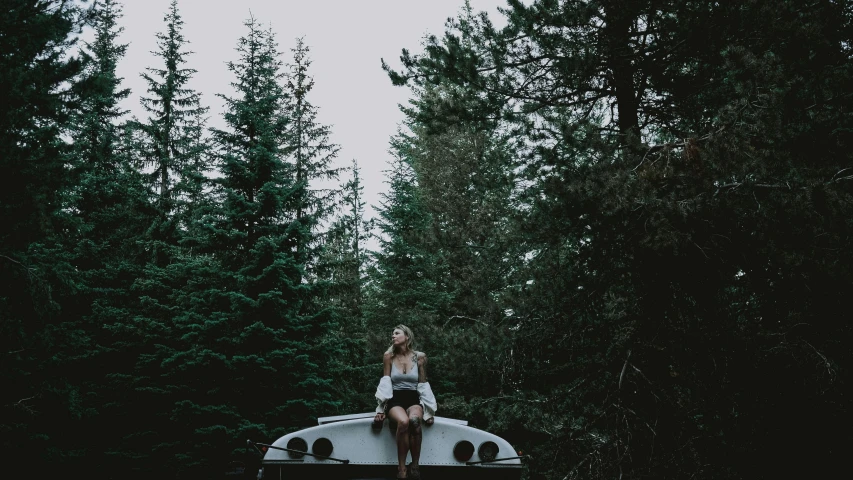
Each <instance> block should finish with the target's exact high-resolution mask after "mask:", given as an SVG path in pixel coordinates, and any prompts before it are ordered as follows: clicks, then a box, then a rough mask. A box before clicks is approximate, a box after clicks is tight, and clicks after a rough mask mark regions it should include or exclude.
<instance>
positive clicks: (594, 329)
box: [391, 0, 853, 478]
mask: <svg viewBox="0 0 853 480" xmlns="http://www.w3.org/2000/svg"><path fill="white" fill-rule="evenodd" d="M509 5H510V7H509V8H508V9H507V12H506V15H507V19H508V26H507V27H506V28H504V29H502V30H497V29H495V28H493V27H492V26H491V24H490V22H489V21H488V19H487V18H486V17H483V16H481V17H475V16H472V15H470V13H469V14H466V15H463V16H462V17H461V18H460V19H459V20H456V21H454V22H452V23H451V24H450V25H449V29H448V33H447V35H446V36H445V37H444V38H443V39H441V40H439V39H437V38H433V39H431V40H430V41H429V43H428V44H427V49H426V53H425V54H424V55H423V56H421V57H412V56H410V55H408V54H404V57H403V63H404V67H405V71H404V73H395V72H391V77H392V80H394V81H395V82H397V83H402V82H405V81H413V82H415V84H416V85H418V86H419V87H420V88H425V87H429V86H431V85H438V86H442V88H444V87H443V86H444V85H447V84H449V85H452V86H453V88H454V89H455V90H454V91H455V92H456V93H451V94H448V95H445V96H442V97H439V98H438V99H436V100H432V101H429V102H427V103H426V104H424V105H422V106H420V107H419V108H418V109H417V110H415V111H413V112H412V113H410V115H411V116H412V118H414V119H415V120H416V121H417V122H418V123H419V124H421V125H425V126H426V127H428V130H427V131H425V132H419V133H418V135H417V138H416V140H417V141H421V139H423V138H428V136H432V135H435V134H436V132H438V133H441V134H444V132H452V131H454V130H456V131H458V130H459V129H460V128H470V126H475V125H480V124H482V123H483V122H493V121H499V124H501V125H502V127H501V128H502V129H507V130H510V131H514V132H516V133H517V134H518V135H521V136H523V138H524V140H525V143H524V145H523V148H522V149H520V150H518V152H519V154H520V155H519V157H518V160H517V164H516V165H517V167H516V168H517V171H518V172H520V173H522V174H523V176H522V178H521V181H520V182H519V183H518V184H517V185H516V188H515V190H514V192H515V193H516V194H517V198H518V201H519V204H518V205H517V206H516V207H515V208H517V211H518V213H519V216H518V222H517V224H516V225H515V226H514V227H513V230H514V231H515V233H514V234H513V235H512V238H514V239H515V241H517V242H519V243H520V244H522V245H523V253H525V257H526V259H527V261H526V262H525V263H524V265H523V267H522V268H520V269H519V270H516V271H515V272H514V274H513V275H511V276H509V277H507V279H506V283H505V284H506V285H515V286H514V287H512V288H513V290H514V291H515V293H514V294H513V295H512V296H511V297H510V300H508V301H506V303H504V305H506V306H507V307H508V308H511V310H512V311H513V317H514V318H513V319H512V323H514V327H513V330H514V332H515V333H514V334H513V337H514V340H513V344H512V346H511V350H509V352H505V356H504V357H503V358H501V359H500V361H501V366H500V367H499V371H500V372H501V374H502V376H501V377H500V378H501V380H502V382H503V387H502V388H503V389H504V394H505V395H504V396H503V397H494V396H491V397H487V398H470V397H472V396H475V394H474V393H473V392H479V390H477V389H476V388H462V390H463V391H464V390H468V391H470V392H471V393H469V394H468V396H469V397H468V398H469V402H468V403H467V406H468V408H469V409H470V410H469V416H470V417H471V418H472V419H474V420H479V421H483V422H486V423H485V425H487V426H489V427H491V428H493V429H496V430H498V431H499V432H503V433H505V434H506V435H507V436H509V437H510V438H511V439H513V440H514V441H515V442H516V443H517V445H518V446H520V447H522V448H523V449H525V450H528V449H532V450H533V451H534V454H535V458H536V459H537V461H535V462H533V463H532V464H531V475H539V474H544V475H548V476H554V477H559V478H563V477H566V476H568V478H611V477H616V476H623V477H628V478H639V477H644V476H655V477H657V478H682V477H691V476H694V477H695V478H756V477H760V478H764V477H767V478H772V477H778V476H784V475H790V474H798V475H808V476H813V475H817V476H823V475H827V474H829V472H831V471H833V470H834V469H837V468H841V467H842V463H841V462H842V457H841V456H840V455H839V453H838V448H837V445H839V444H844V443H848V442H849V440H850V434H849V431H850V430H849V420H848V419H847V418H848V416H849V407H848V404H849V402H846V401H844V399H843V394H842V392H843V391H844V390H845V386H846V383H848V382H847V378H848V377H847V375H846V371H847V368H848V366H849V362H850V355H849V352H847V351H846V350H845V349H844V348H843V347H842V345H844V344H845V343H848V342H849V341H850V337H851V330H850V328H849V325H848V322H846V321H844V320H843V318H844V313H843V307H842V306H841V302H842V299H843V296H844V293H843V292H845V291H847V290H849V289H850V286H851V283H853V278H851V272H850V270H849V268H848V267H847V265H849V264H850V259H848V258H846V253H845V252H847V251H849V247H850V245H849V238H848V236H847V234H846V233H845V232H846V231H847V230H848V229H849V228H850V224H849V221H848V220H847V219H849V218H850V213H853V212H850V211H849V205H850V203H849V202H850V200H851V199H850V193H851V191H850V184H849V180H848V178H849V175H847V173H848V169H849V168H850V165H851V158H850V154H849V148H848V147H849V143H850V135H849V132H850V129H849V124H850V121H851V118H850V115H849V113H847V112H849V108H850V105H849V103H850V101H851V100H853V99H851V97H850V95H849V87H845V86H843V85H847V84H850V83H851V77H850V74H851V71H850V65H851V63H850V53H851V52H850V33H851V27H853V25H851V23H850V20H851V17H850V6H849V5H848V4H847V3H846V2H828V1H827V2H815V3H814V4H811V5H810V6H809V7H804V6H802V5H801V4H800V3H799V2H762V1H756V2H730V3H722V2H687V3H685V2H666V1H661V2H646V1H630V0H625V1H590V2H576V1H538V2H533V3H531V4H525V5H522V4H521V3H520V2H509ZM433 150H435V148H433ZM475 158H476V157H469V160H468V162H469V163H471V162H474V161H475V160H474V159H475ZM436 171H438V172H441V171H442V169H441V167H440V166H438V165H435V166H432V167H430V168H429V170H428V171H426V172H418V173H419V175H418V177H417V180H416V181H417V183H414V182H413V183H414V185H416V186H417V187H418V190H419V191H422V190H424V187H423V186H421V183H423V179H424V178H426V176H425V175H428V174H433V173H434V172H436ZM413 188H416V187H415V186H413ZM464 191H465V190H463V189H462V188H461V186H457V187H455V192H454V193H456V194H460V193H461V192H464ZM453 207H455V205H451V204H448V205H446V206H444V207H442V212H444V213H445V214H449V213H450V212H452V210H451V209H452V208H453ZM433 218H438V217H437V216H436V214H435V213H434V212H433ZM450 231H452V230H451V229H450V226H449V225H446V226H442V234H447V233H448V232H450ZM434 251H436V252H437V253H444V254H446V252H447V250H446V247H444V246H441V247H440V248H437V249H435V250H434ZM458 262H459V260H456V261H454V262H451V264H453V263H458ZM455 275H458V274H455ZM481 341H483V342H489V341H490V340H489V338H488V337H484V338H483V339H482V340H481ZM493 353H495V352H493ZM496 357H497V356H496V355H493V356H492V358H493V359H496ZM466 387H467V385H466ZM497 398H503V400H504V401H500V402H498V401H496V399H497ZM830 425H832V426H830ZM781 458H786V459H791V460H790V461H779V459H781ZM794 459H796V460H794Z"/></svg>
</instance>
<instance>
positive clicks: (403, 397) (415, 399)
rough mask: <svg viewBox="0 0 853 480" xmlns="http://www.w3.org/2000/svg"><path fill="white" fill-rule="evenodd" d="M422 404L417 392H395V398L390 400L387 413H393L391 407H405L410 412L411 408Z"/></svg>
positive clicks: (386, 409) (386, 406)
mask: <svg viewBox="0 0 853 480" xmlns="http://www.w3.org/2000/svg"><path fill="white" fill-rule="evenodd" d="M420 404H421V396H420V394H419V393H418V391H417V390H394V396H393V397H391V398H390V399H389V400H388V403H387V404H386V405H385V411H386V412H389V411H391V407H403V410H406V411H407V412H408V411H409V407H411V406H412V405H420Z"/></svg>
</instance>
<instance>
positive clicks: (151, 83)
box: [138, 0, 208, 265]
mask: <svg viewBox="0 0 853 480" xmlns="http://www.w3.org/2000/svg"><path fill="white" fill-rule="evenodd" d="M163 20H164V22H165V23H166V32H165V33H158V34H157V40H158V42H157V45H158V47H159V50H158V51H156V52H154V54H155V55H156V56H157V57H159V58H161V59H162V60H163V63H164V65H163V67H159V68H155V67H149V68H147V69H146V70H147V72H146V73H143V74H142V77H143V78H144V79H145V81H146V82H147V83H148V93H149V95H150V96H149V97H143V98H142V106H143V107H144V108H145V110H146V111H147V112H148V113H149V118H148V120H147V121H146V122H144V123H138V126H139V128H140V129H141V130H142V132H144V134H145V139H146V141H145V144H144V145H143V147H142V150H141V152H140V154H141V160H142V162H143V164H145V165H147V166H153V167H154V170H153V172H152V173H151V179H152V186H153V187H154V190H155V192H156V193H154V198H155V199H156V200H155V203H156V205H157V207H156V208H157V210H158V212H159V220H158V223H157V224H155V225H152V227H151V235H152V239H153V242H154V243H153V251H154V252H153V253H154V255H155V258H156V259H157V262H158V264H159V265H163V264H165V259H166V258H167V256H168V253H167V250H168V249H169V246H171V245H175V244H176V243H177V241H178V238H179V236H180V234H179V232H180V229H181V228H186V225H185V224H186V222H187V220H186V218H187V217H190V216H192V214H191V213H189V212H188V209H189V208H191V206H192V202H194V201H197V200H199V198H200V197H201V192H202V189H203V181H202V179H203V175H204V172H205V171H206V170H207V168H206V166H205V161H204V154H205V144H204V142H203V138H202V135H203V132H204V128H205V127H204V124H205V114H206V113H207V111H208V109H207V107H203V106H202V105H201V96H200V95H199V93H198V92H196V91H195V90H193V89H191V88H190V87H189V82H190V80H191V79H192V76H193V75H194V74H195V73H196V70H194V69H192V68H187V67H185V66H184V64H185V63H186V56H187V55H188V54H189V53H190V52H188V51H186V50H184V48H185V46H186V44H187V43H188V42H187V40H186V39H185V38H184V36H183V33H182V30H183V24H184V22H183V19H182V17H181V15H180V13H179V11H178V1H177V0H172V3H171V5H170V7H169V11H168V12H167V14H166V16H165V17H164V19H163Z"/></svg>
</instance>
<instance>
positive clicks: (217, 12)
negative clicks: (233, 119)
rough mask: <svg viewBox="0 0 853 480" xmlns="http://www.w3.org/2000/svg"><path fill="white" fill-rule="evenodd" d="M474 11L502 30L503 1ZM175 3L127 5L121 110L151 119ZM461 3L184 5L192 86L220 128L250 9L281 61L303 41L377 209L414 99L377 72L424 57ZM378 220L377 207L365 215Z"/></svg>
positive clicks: (245, 0) (345, 156)
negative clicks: (266, 27)
mask: <svg viewBox="0 0 853 480" xmlns="http://www.w3.org/2000/svg"><path fill="white" fill-rule="evenodd" d="M470 1H471V6H472V8H473V9H474V11H477V12H479V11H481V10H483V11H487V12H489V16H490V17H491V18H492V20H493V21H494V22H495V23H496V24H498V25H500V24H502V23H503V22H502V19H501V16H500V14H499V13H498V12H497V7H498V6H505V0H470ZM169 3H170V0H124V1H123V4H124V18H123V19H122V21H121V22H122V26H123V27H124V28H125V31H124V32H123V34H122V36H121V38H120V40H121V41H122V42H123V43H129V44H130V46H129V47H128V51H127V55H126V57H125V58H124V60H123V61H122V62H121V64H120V65H119V72H118V73H119V75H121V76H122V77H124V86H126V87H128V88H130V89H131V90H132V93H131V96H130V98H128V99H127V100H126V101H125V103H124V105H123V106H124V107H125V108H127V109H129V110H130V111H131V114H132V115H136V116H138V117H140V118H144V117H145V114H144V112H143V111H142V109H141V107H140V106H139V98H140V96H142V95H144V94H145V88H146V85H145V82H144V80H143V79H142V78H140V76H139V74H140V73H141V72H142V71H143V70H144V69H145V68H146V67H152V66H156V67H160V66H161V65H160V63H158V60H159V59H157V58H156V57H154V56H153V55H152V54H151V53H150V52H151V51H153V50H156V49H157V46H156V39H155V33H156V32H162V31H164V23H163V16H164V15H165V13H166V10H167V9H168V6H169ZM463 4H464V0H359V1H356V0H310V1H308V0H240V1H225V0H179V8H180V12H181V15H182V17H183V20H184V32H183V33H184V37H185V38H186V39H187V40H188V41H189V42H190V45H189V49H190V50H191V51H193V52H195V53H194V54H193V55H190V56H189V57H188V62H187V66H189V67H190V68H194V69H196V70H198V73H197V74H196V75H195V77H194V78H193V81H192V83H191V87H192V88H194V89H196V90H197V91H199V92H201V94H202V102H203V104H205V105H207V106H209V107H210V125H211V126H217V127H219V126H222V120H221V113H222V108H223V103H222V100H221V99H220V98H219V97H217V96H216V94H218V93H225V94H230V93H231V91H232V90H231V87H230V82H231V81H232V80H233V77H232V75H231V73H230V72H229V71H228V69H227V68H226V64H225V63H226V62H227V61H233V60H236V59H237V58H236V57H237V56H236V52H235V50H234V47H235V46H236V45H237V39H238V38H239V37H240V36H242V35H244V34H245V32H246V29H245V27H244V26H243V22H244V20H246V19H247V18H248V17H249V15H250V11H251V14H252V15H253V16H254V17H255V18H256V19H257V20H258V21H260V22H261V23H263V24H270V25H271V26H272V28H273V30H274V31H275V32H276V35H277V39H278V42H279V46H280V50H281V51H282V52H283V60H284V61H285V62H288V61H290V60H291V58H292V57H291V56H290V54H291V52H290V49H291V48H292V47H293V46H294V45H295V39H296V38H297V37H304V38H305V43H306V44H307V45H308V46H309V47H310V49H311V59H312V62H313V63H312V66H311V70H310V73H311V74H312V75H313V77H314V81H315V85H314V90H313V91H312V92H311V93H310V100H311V102H312V103H313V104H314V105H316V106H317V107H318V108H319V113H318V118H319V120H320V122H322V123H324V124H327V125H331V126H332V141H333V142H334V143H337V144H339V145H340V146H341V151H340V154H339V157H338V161H339V162H340V164H341V165H350V164H351V161H352V159H353V158H355V159H357V160H358V163H359V166H360V167H361V171H362V177H363V180H364V187H365V201H366V203H367V204H368V205H370V206H373V205H378V203H379V201H380V197H379V194H380V192H383V191H385V190H386V185H385V184H384V180H385V179H384V175H383V173H382V171H383V170H385V169H386V168H387V161H388V159H389V155H388V153H387V149H388V140H389V137H390V136H391V135H392V134H394V132H395V131H396V129H397V126H398V124H399V123H400V122H401V121H402V119H403V116H402V114H401V113H400V111H399V109H398V107H397V105H398V104H400V103H405V102H406V100H407V99H408V90H407V89H405V88H401V87H394V86H392V85H391V82H390V81H389V80H388V77H387V75H386V74H385V72H383V71H382V69H381V68H380V59H381V58H384V59H385V61H386V62H388V63H389V64H390V65H392V66H399V60H398V59H399V56H400V51H401V49H403V48H407V49H409V50H410V51H411V52H413V53H418V52H421V50H422V49H421V44H422V39H423V38H424V36H425V35H427V34H435V35H437V36H440V35H441V34H442V33H443V32H444V23H445V21H446V19H447V18H448V17H452V16H456V14H457V13H458V12H459V11H460V9H461V8H462V6H463ZM367 214H368V216H371V215H373V212H372V210H369V211H368V212H367Z"/></svg>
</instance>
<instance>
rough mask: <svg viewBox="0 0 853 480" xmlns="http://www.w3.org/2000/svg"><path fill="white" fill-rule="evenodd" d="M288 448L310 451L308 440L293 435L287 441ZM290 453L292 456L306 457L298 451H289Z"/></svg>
mask: <svg viewBox="0 0 853 480" xmlns="http://www.w3.org/2000/svg"><path fill="white" fill-rule="evenodd" d="M287 449H288V450H299V451H300V452H307V451H308V442H306V441H305V440H304V439H302V438H299V437H293V438H291V439H290V440H288V441H287ZM287 454H288V455H290V458H302V457H304V455H303V454H301V453H296V452H287Z"/></svg>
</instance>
